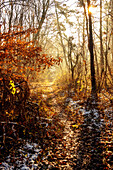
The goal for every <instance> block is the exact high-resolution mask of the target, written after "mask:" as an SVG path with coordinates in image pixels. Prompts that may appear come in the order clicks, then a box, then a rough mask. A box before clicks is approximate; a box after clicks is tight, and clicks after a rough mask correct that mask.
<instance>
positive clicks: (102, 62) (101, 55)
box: [100, 0, 104, 77]
mask: <svg viewBox="0 0 113 170" xmlns="http://www.w3.org/2000/svg"><path fill="white" fill-rule="evenodd" d="M100 61H101V77H102V75H103V72H104V56H103V42H102V0H100Z"/></svg>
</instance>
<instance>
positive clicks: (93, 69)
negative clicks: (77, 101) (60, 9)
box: [87, 0, 97, 97]
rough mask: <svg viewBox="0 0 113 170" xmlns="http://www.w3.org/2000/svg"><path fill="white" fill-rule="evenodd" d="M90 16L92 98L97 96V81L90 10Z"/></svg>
mask: <svg viewBox="0 0 113 170" xmlns="http://www.w3.org/2000/svg"><path fill="white" fill-rule="evenodd" d="M87 5H88V9H89V7H90V0H87ZM88 16H89V40H88V41H89V42H88V47H89V52H90V70H91V94H92V96H96V97H97V95H96V92H97V91H96V79H95V67H94V52H93V34H92V17H91V12H89V10H88Z"/></svg>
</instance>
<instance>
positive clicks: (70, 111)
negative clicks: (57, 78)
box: [0, 84, 113, 170]
mask: <svg viewBox="0 0 113 170" xmlns="http://www.w3.org/2000/svg"><path fill="white" fill-rule="evenodd" d="M35 89H36V88H35ZM40 89H41V95H42V97H43V102H44V104H43V106H42V105H41V104H40V105H39V109H40V110H39V111H41V112H42V110H43V112H45V113H44V114H43V115H41V116H37V121H39V122H40V128H39V131H38V132H37V133H38V134H39V136H40V137H39V136H38V137H37V139H35V140H34V141H32V140H30V139H28V140H26V139H24V140H23V139H21V140H22V143H23V144H21V145H20V146H19V147H16V149H15V150H13V151H11V153H10V154H9V155H7V157H5V158H4V160H3V159H2V162H1V163H0V169H3V170H5V169H6V170H8V169H9V170H11V169H16V170H17V169H21V170H27V169H32V170H34V169H42V170H43V169H48V170H49V169H50V170H51V169H59V170H74V169H75V170H96V169H97V170H104V169H113V105H112V104H110V103H109V102H108V101H107V102H105V100H103V98H102V97H101V98H102V100H103V101H99V102H100V103H96V102H94V101H93V102H91V101H90V99H89V101H87V102H86V101H85V100H84V101H83V100H80V99H79V98H75V96H74V95H73V94H72V95H70V96H67V97H66V93H67V92H66V90H64V89H59V88H58V87H57V86H56V85H53V84H46V85H44V86H41V87H40V86H39V88H38V87H37V89H36V92H35V90H33V92H34V93H35V94H37V90H38V91H40ZM38 94H39V93H38ZM35 97H36V96H35ZM35 100H37V99H36V98H35ZM46 113H47V114H46Z"/></svg>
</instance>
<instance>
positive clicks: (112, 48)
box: [111, 0, 113, 69]
mask: <svg viewBox="0 0 113 170" xmlns="http://www.w3.org/2000/svg"><path fill="white" fill-rule="evenodd" d="M111 2H112V16H111V17H112V67H113V0H112V1H111ZM112 69H113V68H112Z"/></svg>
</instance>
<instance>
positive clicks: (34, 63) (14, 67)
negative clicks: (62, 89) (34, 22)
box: [0, 29, 61, 75]
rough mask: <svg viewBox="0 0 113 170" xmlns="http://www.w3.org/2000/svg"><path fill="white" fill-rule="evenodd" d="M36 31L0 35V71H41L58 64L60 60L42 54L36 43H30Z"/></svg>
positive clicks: (23, 72)
mask: <svg viewBox="0 0 113 170" xmlns="http://www.w3.org/2000/svg"><path fill="white" fill-rule="evenodd" d="M36 31H37V30H36V29H33V30H32V29H27V30H21V29H20V31H18V29H17V31H10V32H7V33H1V34H0V70H1V71H3V70H4V71H6V72H10V73H12V72H20V73H21V75H22V74H26V72H28V70H29V71H37V72H39V71H41V70H43V69H45V68H47V67H50V66H52V65H54V64H59V62H60V60H61V59H60V58H57V59H54V58H53V57H51V56H48V55H47V54H43V51H42V48H41V47H40V46H39V45H38V43H37V42H36V41H30V36H32V35H33V34H34V33H36Z"/></svg>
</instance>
